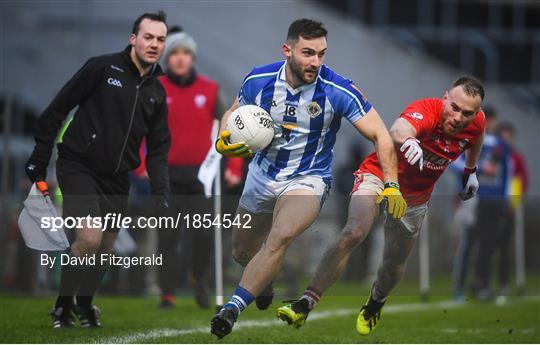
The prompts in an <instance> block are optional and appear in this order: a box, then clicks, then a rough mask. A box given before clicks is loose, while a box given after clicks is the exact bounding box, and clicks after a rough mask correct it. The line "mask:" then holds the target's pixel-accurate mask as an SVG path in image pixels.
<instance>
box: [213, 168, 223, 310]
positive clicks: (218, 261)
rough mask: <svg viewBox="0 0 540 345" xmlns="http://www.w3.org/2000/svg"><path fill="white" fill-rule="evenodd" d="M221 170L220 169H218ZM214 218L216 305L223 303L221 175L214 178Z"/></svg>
mask: <svg viewBox="0 0 540 345" xmlns="http://www.w3.org/2000/svg"><path fill="white" fill-rule="evenodd" d="M220 165H221V164H220ZM220 172H221V169H220ZM214 213H215V215H214V218H216V217H217V219H219V221H217V222H216V224H215V225H214V255H215V265H216V268H215V269H216V306H218V307H219V306H222V305H223V247H222V243H221V176H220V173H218V174H217V175H216V178H215V179H214Z"/></svg>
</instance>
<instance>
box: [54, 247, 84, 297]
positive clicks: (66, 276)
mask: <svg viewBox="0 0 540 345" xmlns="http://www.w3.org/2000/svg"><path fill="white" fill-rule="evenodd" d="M66 254H68V255H69V256H70V257H73V256H74V255H73V253H72V252H71V248H68V249H67V250H66ZM61 267H62V269H61V272H62V273H61V275H60V291H59V292H58V297H57V299H56V303H55V308H58V307H64V308H71V307H72V306H73V296H74V295H75V292H76V291H77V288H78V287H79V285H80V282H81V278H82V276H83V275H84V271H85V268H86V266H78V265H70V264H68V265H62V266H61Z"/></svg>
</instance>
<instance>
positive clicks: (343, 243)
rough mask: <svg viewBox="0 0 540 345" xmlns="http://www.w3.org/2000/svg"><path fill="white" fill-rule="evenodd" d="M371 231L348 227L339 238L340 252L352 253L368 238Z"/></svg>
mask: <svg viewBox="0 0 540 345" xmlns="http://www.w3.org/2000/svg"><path fill="white" fill-rule="evenodd" d="M368 232H369V230H366V229H363V228H361V227H351V226H346V227H345V228H344V229H343V230H342V231H341V233H340V234H339V237H338V250H339V251H341V252H352V251H353V250H354V249H355V248H356V247H357V246H358V245H359V244H360V243H362V241H363V240H364V239H365V238H366V236H367V234H368Z"/></svg>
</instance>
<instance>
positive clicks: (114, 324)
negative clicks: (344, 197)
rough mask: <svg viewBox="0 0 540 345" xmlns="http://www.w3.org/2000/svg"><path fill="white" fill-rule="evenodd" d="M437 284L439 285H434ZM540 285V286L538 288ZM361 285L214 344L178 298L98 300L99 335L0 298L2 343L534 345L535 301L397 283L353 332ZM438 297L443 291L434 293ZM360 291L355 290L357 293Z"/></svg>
mask: <svg viewBox="0 0 540 345" xmlns="http://www.w3.org/2000/svg"><path fill="white" fill-rule="evenodd" d="M435 285H436V284H435ZM535 285H537V283H535ZM367 289H368V287H367V286H366V285H358V284H349V283H340V284H338V285H336V286H335V287H334V288H333V289H332V290H330V291H329V293H328V295H327V296H325V297H324V298H323V300H322V302H321V303H320V304H319V306H318V307H317V309H316V311H315V312H314V313H312V314H311V315H310V317H309V318H308V321H307V323H306V325H305V326H304V327H302V328H301V329H298V330H296V329H293V328H292V327H290V326H286V325H285V324H284V323H282V322H280V321H278V320H277V319H276V318H275V309H276V307H277V306H279V305H281V303H279V302H280V299H279V298H278V300H276V301H275V302H274V304H273V305H272V306H271V307H270V309H269V310H266V311H258V310H257V309H256V307H255V306H250V308H249V309H248V310H247V311H246V312H245V313H243V314H242V316H241V318H240V321H239V322H238V323H237V325H236V326H235V328H234V329H233V333H232V334H230V335H229V336H227V337H226V338H224V339H222V340H220V341H218V340H217V339H216V338H215V337H214V336H212V335H211V334H210V333H209V320H210V318H211V317H212V315H213V310H201V309H199V308H197V306H196V305H195V302H194V301H193V300H192V298H189V297H180V298H179V299H178V306H177V308H175V309H172V310H159V309H158V308H157V307H156V306H157V302H158V298H157V297H107V296H99V297H97V298H96V303H97V304H98V305H99V307H100V308H101V310H102V312H103V315H102V318H101V320H102V323H103V325H104V327H103V328H101V329H79V328H75V329H62V330H53V329H51V322H50V318H49V317H48V315H47V312H48V310H49V309H50V307H51V305H52V303H53V298H42V297H39V298H38V297H34V298H32V297H17V296H12V295H0V301H1V302H0V322H1V326H0V342H2V343H6V342H7V343H21V342H24V343H118V342H134V343H417V342H420V343H471V342H472V343H539V342H540V297H539V296H538V293H537V291H538V290H537V288H535V289H534V290H535V293H534V294H531V293H530V292H529V293H528V296H525V297H517V296H510V298H509V299H508V302H507V303H506V304H504V305H502V306H497V305H495V304H494V303H479V302H474V301H471V300H469V301H467V302H465V303H462V304H457V305H456V304H454V303H451V302H449V299H450V297H449V296H448V294H447V295H446V296H444V295H442V294H440V295H432V296H431V297H430V299H429V302H420V300H419V298H418V296H414V293H415V292H417V288H416V286H415V284H412V283H410V284H408V285H407V284H406V283H404V284H402V286H400V287H399V288H398V289H396V293H395V294H394V296H393V297H392V298H391V299H390V300H389V302H388V303H387V305H386V307H385V310H384V312H383V316H382V318H381V322H380V324H379V325H378V327H377V330H376V332H375V333H374V334H372V335H370V336H365V337H363V336H360V335H358V334H357V333H356V331H355V322H356V316H357V311H358V309H359V307H360V305H361V304H362V302H363V301H364V300H365V298H366V296H360V295H356V296H355V293H356V292H357V291H361V292H362V293H365V291H367ZM433 290H434V291H435V292H437V291H441V290H448V288H444V289H443V288H441V289H439V288H438V287H437V286H435V287H434V288H433ZM359 293H360V292H359Z"/></svg>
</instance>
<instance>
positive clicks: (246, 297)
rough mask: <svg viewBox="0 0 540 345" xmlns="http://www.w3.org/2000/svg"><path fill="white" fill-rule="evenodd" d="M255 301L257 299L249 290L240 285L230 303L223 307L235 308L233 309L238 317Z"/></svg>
mask: <svg viewBox="0 0 540 345" xmlns="http://www.w3.org/2000/svg"><path fill="white" fill-rule="evenodd" d="M254 299H255V297H254V296H253V295H252V294H251V293H250V292H249V291H248V290H246V289H244V288H243V287H241V286H240V285H238V286H237V287H236V290H234V293H233V295H232V297H231V299H230V300H229V302H227V303H225V305H224V306H223V307H234V308H232V309H233V310H234V311H235V312H236V316H238V315H240V313H241V312H243V311H244V309H246V308H247V306H248V305H250V303H251V302H253V300H254Z"/></svg>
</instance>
